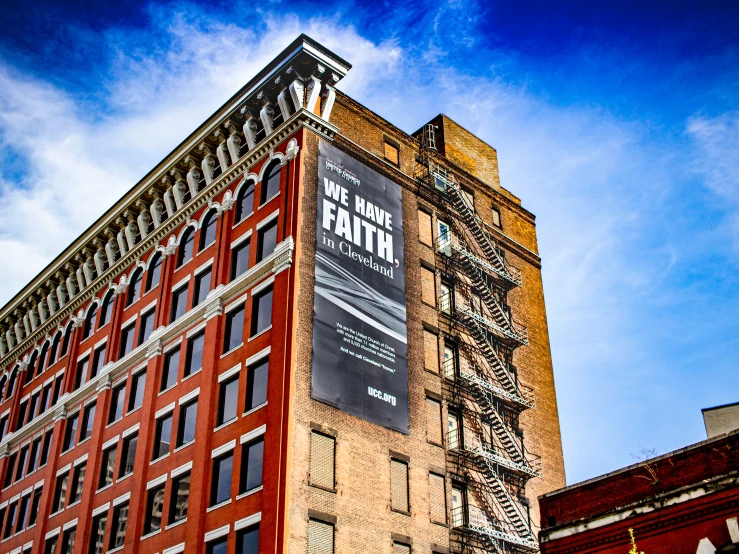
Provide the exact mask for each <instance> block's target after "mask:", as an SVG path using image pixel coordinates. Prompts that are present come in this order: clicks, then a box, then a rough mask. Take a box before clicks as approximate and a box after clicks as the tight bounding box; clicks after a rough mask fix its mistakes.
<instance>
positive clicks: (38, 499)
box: [0, 487, 44, 527]
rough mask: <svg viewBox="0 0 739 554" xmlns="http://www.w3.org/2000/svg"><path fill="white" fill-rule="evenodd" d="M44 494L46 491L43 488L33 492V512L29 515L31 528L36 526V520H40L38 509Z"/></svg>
mask: <svg viewBox="0 0 739 554" xmlns="http://www.w3.org/2000/svg"><path fill="white" fill-rule="evenodd" d="M43 492H44V489H42V488H41V487H38V488H37V489H36V490H34V491H33V499H32V500H31V510H30V512H29V514H28V526H29V527H31V526H32V525H36V520H37V519H38V509H39V506H40V505H41V494H42V493H43ZM0 521H1V520H0Z"/></svg>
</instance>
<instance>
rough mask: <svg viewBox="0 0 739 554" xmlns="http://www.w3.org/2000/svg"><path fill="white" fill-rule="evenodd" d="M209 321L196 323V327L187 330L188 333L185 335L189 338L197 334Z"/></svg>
mask: <svg viewBox="0 0 739 554" xmlns="http://www.w3.org/2000/svg"><path fill="white" fill-rule="evenodd" d="M207 323H208V322H207V321H203V322H202V323H201V324H200V325H196V326H195V327H193V328H192V329H190V330H189V331H188V332H187V334H185V337H186V338H188V339H189V338H190V337H193V336H195V335H197V334H198V333H199V332H200V331H202V330H203V329H205V326H206V325H207Z"/></svg>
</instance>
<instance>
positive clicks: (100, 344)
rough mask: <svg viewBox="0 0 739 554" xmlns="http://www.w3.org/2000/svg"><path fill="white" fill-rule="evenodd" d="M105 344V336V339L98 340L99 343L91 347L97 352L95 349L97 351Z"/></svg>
mask: <svg viewBox="0 0 739 554" xmlns="http://www.w3.org/2000/svg"><path fill="white" fill-rule="evenodd" d="M107 342H108V337H107V336H105V337H103V338H102V339H100V340H99V341H97V342H96V343H95V344H93V345H92V348H93V350H97V349H98V348H100V347H101V346H102V345H103V344H105V343H107Z"/></svg>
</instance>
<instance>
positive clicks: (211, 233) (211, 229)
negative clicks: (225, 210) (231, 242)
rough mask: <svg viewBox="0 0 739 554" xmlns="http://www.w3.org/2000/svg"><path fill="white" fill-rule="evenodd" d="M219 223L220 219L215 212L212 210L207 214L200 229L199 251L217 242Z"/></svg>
mask: <svg viewBox="0 0 739 554" xmlns="http://www.w3.org/2000/svg"><path fill="white" fill-rule="evenodd" d="M217 221H218V218H217V217H216V211H215V210H210V211H209V212H208V213H207V214H205V219H203V225H202V226H201V227H200V244H199V245H198V251H200V250H202V249H203V248H205V247H206V246H209V245H210V244H211V243H212V242H215V241H216V222H217Z"/></svg>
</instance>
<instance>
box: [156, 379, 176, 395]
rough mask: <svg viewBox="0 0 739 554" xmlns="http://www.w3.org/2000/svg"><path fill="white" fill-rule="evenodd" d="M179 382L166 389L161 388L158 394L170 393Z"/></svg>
mask: <svg viewBox="0 0 739 554" xmlns="http://www.w3.org/2000/svg"><path fill="white" fill-rule="evenodd" d="M178 384H179V383H178V382H177V381H175V382H174V383H173V384H172V385H170V386H168V387H167V388H166V389H163V390H160V391H159V392H158V393H157V396H162V395H163V394H166V393H168V392H169V391H171V390H173V389H174V388H175V387H176V386H177V385H178Z"/></svg>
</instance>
